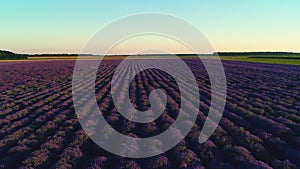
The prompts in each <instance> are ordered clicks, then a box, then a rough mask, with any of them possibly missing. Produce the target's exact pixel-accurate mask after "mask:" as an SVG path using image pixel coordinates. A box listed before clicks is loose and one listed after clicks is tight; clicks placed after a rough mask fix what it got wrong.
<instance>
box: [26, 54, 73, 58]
mask: <svg viewBox="0 0 300 169" xmlns="http://www.w3.org/2000/svg"><path fill="white" fill-rule="evenodd" d="M26 56H28V57H54V56H55V57H57V56H61V57H67V56H78V54H26Z"/></svg>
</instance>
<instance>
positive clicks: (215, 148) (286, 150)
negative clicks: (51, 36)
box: [0, 60, 300, 168]
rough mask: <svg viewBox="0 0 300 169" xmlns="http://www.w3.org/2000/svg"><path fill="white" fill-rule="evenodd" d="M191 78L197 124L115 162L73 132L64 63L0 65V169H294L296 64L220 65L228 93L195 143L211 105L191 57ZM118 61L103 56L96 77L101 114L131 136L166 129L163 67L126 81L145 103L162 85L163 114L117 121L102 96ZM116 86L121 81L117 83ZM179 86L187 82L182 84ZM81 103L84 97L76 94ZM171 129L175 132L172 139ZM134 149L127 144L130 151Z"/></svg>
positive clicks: (171, 98)
mask: <svg viewBox="0 0 300 169" xmlns="http://www.w3.org/2000/svg"><path fill="white" fill-rule="evenodd" d="M186 62H187V63H188V65H189V66H190V67H191V69H192V70H193V72H194V73H195V76H196V78H197V82H198V84H199V89H200V94H201V100H200V105H201V107H200V109H199V114H198V118H197V121H196V124H195V125H194V127H193V129H192V130H191V132H190V133H189V134H188V136H187V137H186V139H185V140H183V141H181V142H180V144H178V145H177V146H176V147H174V148H173V149H171V150H169V151H168V152H166V153H164V154H161V155H159V156H155V157H152V158H147V159H128V158H122V157H119V156H116V155H113V154H110V153H109V152H106V151H105V150H103V149H101V148H99V147H98V146H97V145H96V144H95V143H94V142H92V141H91V140H90V139H89V138H88V137H87V136H86V134H85V133H84V131H83V130H82V129H81V126H80V124H79V123H78V120H77V118H76V115H75V112H74V108H73V105H72V104H73V103H72V91H71V81H72V70H73V66H74V62H73V61H57V62H54V61H53V62H35V63H22V64H20V63H11V64H6V65H2V66H0V69H1V70H0V71H1V76H0V82H1V83H0V85H1V89H0V90H1V97H0V106H1V107H0V109H1V111H0V121H1V122H0V138H1V139H0V168H17V167H24V168H51V167H53V168H247V167H248V168H255V167H256V168H297V167H299V166H300V164H299V159H300V156H299V154H300V149H299V147H300V135H299V133H300V132H299V130H300V113H299V110H300V104H299V103H300V102H299V100H300V98H299V91H300V88H299V86H300V84H299V83H300V81H299V78H298V77H299V75H300V68H299V67H296V66H283V65H267V64H257V63H242V62H224V67H225V72H226V76H227V83H228V84H227V85H228V96H227V103H226V107H225V111H224V115H223V118H222V120H221V122H220V125H219V127H218V128H217V130H216V131H215V133H214V134H213V136H212V137H211V138H210V139H209V140H208V141H207V142H206V143H204V144H199V143H198V136H199V132H200V130H201V127H202V126H203V123H204V121H205V116H206V115H207V112H208V109H209V105H210V103H209V102H210V92H209V90H210V87H209V80H208V77H207V74H206V71H205V70H204V68H203V66H202V65H201V63H200V61H196V60H186ZM118 63H119V61H105V62H104V64H103V65H102V66H101V69H100V70H99V74H101V76H98V79H97V81H96V97H97V101H98V104H99V107H100V109H101V110H102V111H103V112H104V113H103V116H104V117H105V119H106V120H107V121H108V122H109V124H111V125H112V126H113V127H114V128H115V129H116V130H118V131H119V132H120V133H122V134H126V135H129V136H132V137H149V136H153V135H156V134H159V133H161V132H163V131H165V130H166V129H167V128H168V127H169V126H170V125H172V123H173V122H174V120H176V117H177V114H178V109H179V103H180V93H179V89H178V87H177V85H176V83H175V82H174V80H173V79H172V78H171V77H170V76H169V75H168V74H166V73H164V72H161V71H158V70H155V69H150V70H146V71H143V72H141V73H139V74H138V75H137V76H136V77H135V79H134V80H133V81H132V83H131V90H130V96H131V101H132V102H133V103H134V104H135V106H136V107H137V108H139V109H145V108H147V107H149V106H150V105H149V101H148V94H149V92H150V91H151V90H153V89H155V88H162V89H163V90H164V91H165V93H166V94H167V98H168V104H167V107H166V110H165V111H164V113H163V114H162V116H160V117H159V118H158V119H157V120H155V121H153V122H151V123H148V124H146V125H142V124H138V123H134V122H132V121H129V120H127V119H125V118H124V117H122V116H121V115H120V114H119V113H118V112H117V110H116V108H115V107H114V105H113V102H112V99H111V94H110V92H109V91H110V82H111V78H112V72H113V70H114V68H115V67H116V65H117V64H118ZM120 84H122V83H121V82H120ZM183 90H184V92H185V91H186V92H188V90H189V86H188V84H187V86H186V87H185V88H184V89H183ZM82 102H83V103H88V98H84V97H83V98H82ZM84 109H85V110H86V111H87V112H88V111H89V110H90V109H91V107H90V106H89V105H88V104H86V106H85V107H84ZM180 134H181V133H180V132H175V133H174V137H176V136H178V135H180ZM129 149H131V151H132V152H133V153H134V152H135V151H138V150H137V148H136V147H129Z"/></svg>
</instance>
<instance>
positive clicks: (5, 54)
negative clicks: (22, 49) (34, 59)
mask: <svg viewBox="0 0 300 169" xmlns="http://www.w3.org/2000/svg"><path fill="white" fill-rule="evenodd" d="M17 59H27V56H25V55H22V54H16V53H13V52H9V51H4V50H0V60H17Z"/></svg>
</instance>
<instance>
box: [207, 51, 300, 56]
mask: <svg viewBox="0 0 300 169" xmlns="http://www.w3.org/2000/svg"><path fill="white" fill-rule="evenodd" d="M213 55H214V56H216V55H218V56H257V55H259V56H270V55H290V56H292V55H300V53H293V52H215V53H213Z"/></svg>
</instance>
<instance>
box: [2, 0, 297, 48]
mask: <svg viewBox="0 0 300 169" xmlns="http://www.w3.org/2000/svg"><path fill="white" fill-rule="evenodd" d="M299 9H300V1H299V0H287V1H275V0H251V1H241V0H226V1H223V0H211V1H201V0H189V1H183V0H178V1H174V0H163V1H162V0H151V1H140V0H139V1H138V0H119V1H116V0H110V1H100V0H89V1H75V0H74V1H70V0H51V1H50V0H49V1H38V0H26V1H24V0H3V1H1V2H0V23H1V26H0V30H1V31H0V49H4V50H10V51H14V52H18V53H79V52H80V50H81V49H82V48H83V47H84V45H85V43H86V42H87V41H88V39H89V38H90V37H91V36H92V35H93V34H94V33H95V32H96V31H98V30H99V29H100V28H101V27H103V26H105V25H107V24H108V23H110V22H111V21H114V20H116V19H119V18H122V17H124V16H128V15H131V14H136V13H141V12H162V13H166V14H171V15H174V16H178V17H180V18H183V19H185V20H186V21H188V22H190V23H191V24H193V25H194V26H195V27H197V28H198V29H199V30H200V31H201V32H202V33H203V34H204V35H205V36H206V37H207V38H208V39H209V41H210V42H211V44H212V45H213V46H214V48H215V49H216V50H217V51H292V52H300V10H299Z"/></svg>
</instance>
